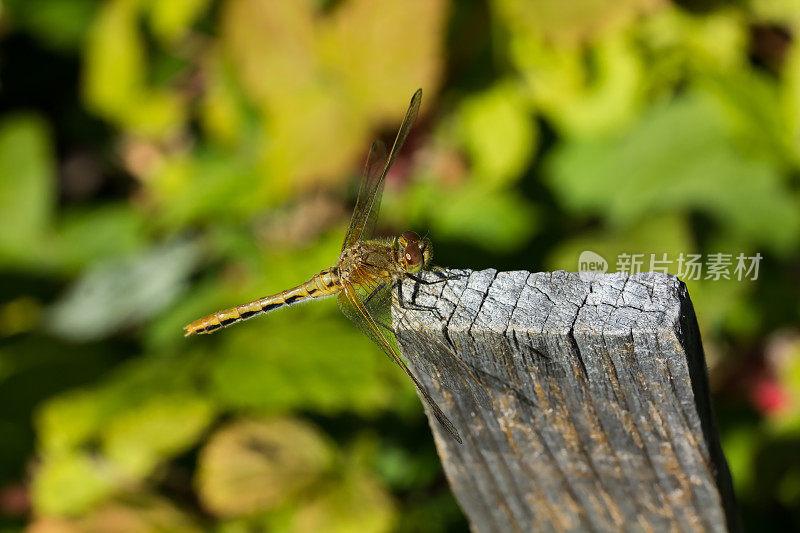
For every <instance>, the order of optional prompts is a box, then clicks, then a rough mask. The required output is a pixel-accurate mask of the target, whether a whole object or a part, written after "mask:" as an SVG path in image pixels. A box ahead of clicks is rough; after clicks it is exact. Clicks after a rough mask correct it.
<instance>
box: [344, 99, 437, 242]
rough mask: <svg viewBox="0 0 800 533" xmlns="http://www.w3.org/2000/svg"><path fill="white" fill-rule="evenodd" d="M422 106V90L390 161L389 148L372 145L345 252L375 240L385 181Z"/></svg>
mask: <svg viewBox="0 0 800 533" xmlns="http://www.w3.org/2000/svg"><path fill="white" fill-rule="evenodd" d="M421 102H422V89H417V92H415V93H414V96H412V97H411V103H410V104H409V106H408V110H407V111H406V116H405V118H404V119H403V123H402V124H401V125H400V130H399V131H398V132H397V137H395V139H394V144H393V145H392V150H391V152H389V156H388V157H386V155H385V154H386V148H385V147H384V146H383V143H381V142H380V141H376V142H374V143H372V148H371V149H370V151H369V156H368V157H367V164H366V165H364V174H363V175H362V177H361V186H360V188H359V190H358V199H357V200H356V207H355V209H354V210H353V218H352V219H351V220H350V226H349V227H348V229H347V235H346V236H345V238H344V243H343V244H342V250H345V249H346V248H349V247H350V246H352V245H353V244H355V243H356V242H357V241H359V240H364V239H369V238H371V237H372V233H373V231H374V230H375V221H376V220H377V219H378V212H379V211H380V205H381V195H382V193H383V180H384V179H385V178H386V173H387V172H388V171H389V168H390V167H391V166H392V163H394V160H395V159H396V158H397V154H398V152H400V149H401V148H402V147H403V144H404V143H405V142H406V137H408V132H409V131H410V130H411V126H412V125H413V124H414V120H415V119H416V118H417V113H419V105H420V103H421ZM381 149H382V150H381Z"/></svg>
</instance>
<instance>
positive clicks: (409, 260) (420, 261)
mask: <svg viewBox="0 0 800 533" xmlns="http://www.w3.org/2000/svg"><path fill="white" fill-rule="evenodd" d="M395 242H396V247H397V248H396V249H397V252H398V256H399V257H400V263H401V264H402V265H403V270H405V271H406V272H418V271H420V270H422V269H423V268H424V267H425V266H426V265H427V264H428V263H430V261H431V257H432V256H433V246H432V245H431V241H430V240H429V239H421V238H420V236H419V235H417V234H416V233H414V232H413V231H406V232H403V234H402V235H400V236H399V237H398V238H397V239H396V240H395Z"/></svg>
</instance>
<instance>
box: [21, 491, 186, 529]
mask: <svg viewBox="0 0 800 533" xmlns="http://www.w3.org/2000/svg"><path fill="white" fill-rule="evenodd" d="M107 531H113V532H114V533H151V532H153V531H172V532H175V533H195V532H199V531H201V529H200V527H198V525H197V524H196V523H194V522H193V521H192V519H191V518H190V517H189V516H188V515H187V514H185V513H183V512H181V511H180V510H178V509H177V508H176V507H174V506H172V505H171V504H170V503H169V502H167V501H166V500H163V499H160V498H155V497H152V496H144V495H138V496H136V497H134V498H131V499H128V500H125V501H122V500H120V501H116V502H112V503H109V504H106V505H102V506H100V507H98V508H97V509H95V510H94V511H91V512H90V513H88V514H86V515H84V516H82V517H80V518H74V519H70V518H54V517H42V518H39V519H37V520H35V521H34V522H32V523H31V524H30V525H29V526H28V528H27V529H26V532H27V533H102V532H107Z"/></svg>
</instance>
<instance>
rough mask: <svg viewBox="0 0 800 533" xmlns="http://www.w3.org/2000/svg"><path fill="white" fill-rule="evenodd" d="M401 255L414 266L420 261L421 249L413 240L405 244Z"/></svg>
mask: <svg viewBox="0 0 800 533" xmlns="http://www.w3.org/2000/svg"><path fill="white" fill-rule="evenodd" d="M403 256H404V257H405V260H406V263H408V264H409V265H412V266H416V265H418V264H420V263H422V251H421V250H420V249H419V245H418V244H417V243H415V242H412V243H410V244H409V245H408V246H406V250H405V252H404V253H403Z"/></svg>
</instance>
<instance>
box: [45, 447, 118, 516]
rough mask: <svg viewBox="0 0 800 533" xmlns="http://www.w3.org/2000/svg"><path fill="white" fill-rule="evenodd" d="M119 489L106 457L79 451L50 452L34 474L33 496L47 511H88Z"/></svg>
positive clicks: (75, 512)
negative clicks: (101, 458) (98, 457)
mask: <svg viewBox="0 0 800 533" xmlns="http://www.w3.org/2000/svg"><path fill="white" fill-rule="evenodd" d="M114 489H115V476H114V474H113V471H112V470H111V469H109V468H108V465H106V464H104V462H103V461H102V460H95V459H93V458H92V457H91V456H90V455H89V454H86V453H83V452H79V451H69V452H61V453H53V454H49V455H47V456H46V457H45V458H44V460H43V461H42V462H41V464H40V465H39V467H38V469H37V471H36V476H35V477H34V482H33V486H32V489H31V496H32V499H33V506H34V509H36V512H37V513H39V514H44V515H72V514H79V513H85V512H86V511H88V510H89V509H90V508H91V507H92V506H94V505H96V504H97V503H99V502H101V501H102V500H103V499H105V498H107V497H109V496H110V495H111V494H112V493H113V491H114Z"/></svg>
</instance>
